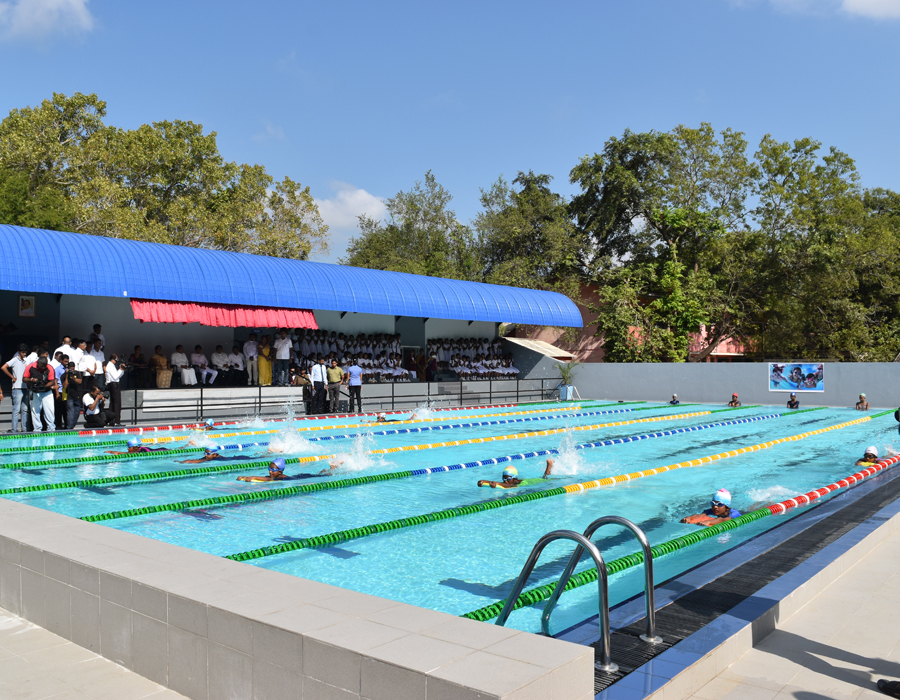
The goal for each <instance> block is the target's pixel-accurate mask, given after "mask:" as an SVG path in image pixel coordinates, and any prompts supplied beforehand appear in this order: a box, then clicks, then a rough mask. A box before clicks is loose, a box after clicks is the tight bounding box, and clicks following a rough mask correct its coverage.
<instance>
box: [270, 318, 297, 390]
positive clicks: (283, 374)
mask: <svg viewBox="0 0 900 700" xmlns="http://www.w3.org/2000/svg"><path fill="white" fill-rule="evenodd" d="M278 335H279V337H278V338H276V339H275V384H276V385H277V386H287V385H288V370H289V369H290V367H291V357H293V355H294V347H293V344H292V343H291V340H290V338H288V337H287V331H286V330H285V329H284V328H282V329H281V330H280V331H279V332H278Z"/></svg>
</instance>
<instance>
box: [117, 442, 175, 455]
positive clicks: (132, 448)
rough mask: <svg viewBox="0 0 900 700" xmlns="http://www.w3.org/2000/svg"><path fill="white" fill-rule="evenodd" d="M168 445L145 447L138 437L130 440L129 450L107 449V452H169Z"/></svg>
mask: <svg viewBox="0 0 900 700" xmlns="http://www.w3.org/2000/svg"><path fill="white" fill-rule="evenodd" d="M168 451H169V448H168V447H144V446H143V445H142V444H141V441H140V440H138V439H137V438H131V439H130V440H129V441H128V450H127V451H125V452H117V451H115V450H107V451H106V454H108V455H127V454H138V453H143V452H168Z"/></svg>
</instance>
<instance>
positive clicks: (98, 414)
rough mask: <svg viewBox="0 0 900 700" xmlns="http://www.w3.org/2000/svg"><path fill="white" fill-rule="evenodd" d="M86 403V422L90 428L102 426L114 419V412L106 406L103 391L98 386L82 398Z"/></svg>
mask: <svg viewBox="0 0 900 700" xmlns="http://www.w3.org/2000/svg"><path fill="white" fill-rule="evenodd" d="M81 401H82V403H83V404H84V424H85V426H86V427H88V428H102V427H104V426H105V425H107V424H108V423H111V422H112V420H113V417H114V416H113V412H112V411H109V410H107V409H106V408H104V403H105V399H104V398H103V392H102V391H100V389H98V388H97V387H93V388H92V389H91V393H89V394H85V397H84V398H83V399H82V400H81Z"/></svg>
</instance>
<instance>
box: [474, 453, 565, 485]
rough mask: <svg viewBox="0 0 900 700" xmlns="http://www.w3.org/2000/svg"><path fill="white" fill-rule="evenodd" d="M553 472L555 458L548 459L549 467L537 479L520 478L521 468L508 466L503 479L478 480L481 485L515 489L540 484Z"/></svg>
mask: <svg viewBox="0 0 900 700" xmlns="http://www.w3.org/2000/svg"><path fill="white" fill-rule="evenodd" d="M552 473H553V460H552V459H548V460H547V467H546V469H544V475H543V476H540V477H537V478H536V479H520V478H519V470H518V469H516V468H515V467H507V468H506V469H504V470H503V477H502V478H503V481H488V480H487V479H482V480H481V481H479V482H478V485H479V486H490V487H491V488H492V489H498V488H499V489H515V488H518V487H519V486H533V485H535V484H540V483H541V482H542V481H544V480H545V479H549V478H550V474H552Z"/></svg>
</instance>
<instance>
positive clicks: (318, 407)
mask: <svg viewBox="0 0 900 700" xmlns="http://www.w3.org/2000/svg"><path fill="white" fill-rule="evenodd" d="M310 379H311V380H312V384H313V413H325V394H326V393H327V392H326V389H325V386H326V383H327V382H328V374H327V373H326V371H325V358H324V357H322V356H321V355H320V356H319V361H318V362H316V364H314V365H313V366H312V371H311V372H310Z"/></svg>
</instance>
